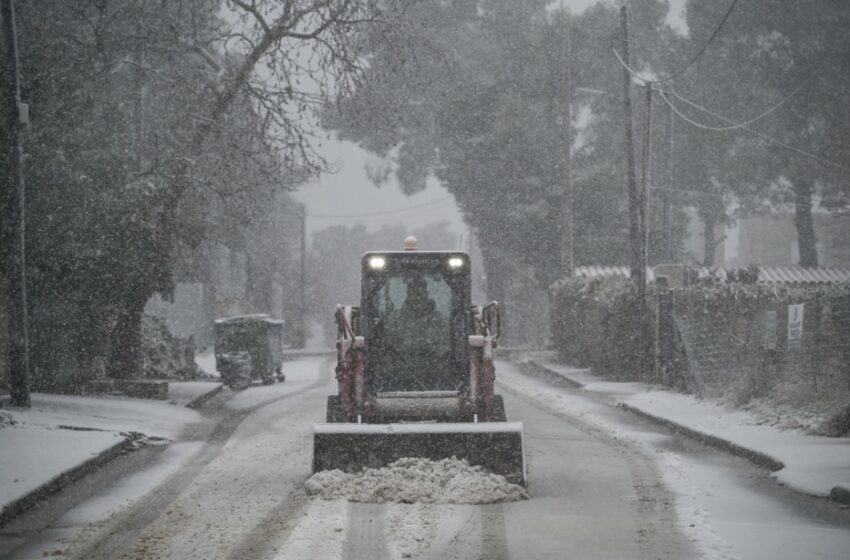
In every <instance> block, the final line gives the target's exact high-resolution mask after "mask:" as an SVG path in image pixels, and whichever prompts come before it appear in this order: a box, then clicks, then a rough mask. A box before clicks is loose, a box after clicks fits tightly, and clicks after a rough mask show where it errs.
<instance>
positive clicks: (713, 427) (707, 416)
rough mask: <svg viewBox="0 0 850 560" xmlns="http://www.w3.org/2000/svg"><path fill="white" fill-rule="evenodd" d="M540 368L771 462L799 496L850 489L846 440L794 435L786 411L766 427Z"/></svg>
mask: <svg viewBox="0 0 850 560" xmlns="http://www.w3.org/2000/svg"><path fill="white" fill-rule="evenodd" d="M545 366H546V367H547V368H551V369H552V370H555V371H558V372H559V373H561V374H562V375H565V376H568V377H570V378H573V379H576V380H577V381H579V382H580V383H582V385H583V387H582V389H583V390H585V391H591V392H594V393H606V394H609V395H612V396H614V397H616V398H618V399H619V400H620V401H622V402H623V403H625V404H628V405H629V406H633V407H635V408H638V409H640V410H641V411H643V412H645V413H647V414H651V415H653V416H656V417H659V418H663V419H664V420H668V421H671V422H674V423H676V424H680V425H683V426H687V427H688V428H691V429H693V430H696V431H698V432H701V433H704V434H707V435H710V436H714V437H718V438H720V439H723V440H727V441H730V442H732V443H734V444H736V445H739V446H741V447H744V448H746V449H752V450H754V451H758V452H760V453H762V454H764V455H767V456H770V457H772V458H774V459H776V460H777V461H779V462H780V463H782V464H784V465H785V468H784V469H782V470H780V471H778V472H777V473H775V476H776V478H777V479H778V480H779V481H780V482H781V483H783V484H786V485H788V486H789V487H791V488H793V489H795V490H797V491H799V492H802V493H805V494H811V495H814V496H829V493H830V491H831V490H832V488H833V487H835V486H842V487H844V488H850V438H828V437H819V436H814V435H810V434H807V433H805V432H803V431H802V430H799V429H794V428H797V427H802V426H804V425H807V423H806V422H804V421H802V420H801V419H799V418H798V417H797V416H795V415H793V414H791V413H790V412H788V411H786V414H784V415H783V419H782V420H774V421H771V422H766V420H765V416H766V414H765V413H764V412H762V413H751V412H749V411H746V410H736V409H733V408H730V407H728V406H725V405H723V404H720V403H717V402H713V401H705V400H700V399H697V398H696V397H694V396H692V395H682V394H679V393H671V392H667V391H653V390H652V388H651V387H650V386H648V385H645V384H643V383H615V382H607V381H603V380H600V379H599V378H597V377H595V376H593V375H591V374H590V373H589V372H588V371H587V370H578V369H574V368H569V367H567V366H562V365H559V364H553V363H551V362H545Z"/></svg>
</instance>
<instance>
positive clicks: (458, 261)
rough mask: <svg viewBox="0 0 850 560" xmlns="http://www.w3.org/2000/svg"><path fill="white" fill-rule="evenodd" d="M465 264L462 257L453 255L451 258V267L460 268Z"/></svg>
mask: <svg viewBox="0 0 850 560" xmlns="http://www.w3.org/2000/svg"><path fill="white" fill-rule="evenodd" d="M462 266H463V259H462V258H460V257H452V258H450V259H449V268H460V267H462Z"/></svg>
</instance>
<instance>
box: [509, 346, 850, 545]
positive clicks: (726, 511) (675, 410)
mask: <svg viewBox="0 0 850 560" xmlns="http://www.w3.org/2000/svg"><path fill="white" fill-rule="evenodd" d="M545 365H546V367H550V368H552V369H557V370H558V371H559V373H561V374H562V375H566V376H568V377H570V378H571V379H575V380H576V381H579V382H580V383H582V385H583V387H582V390H583V391H586V392H588V393H604V394H606V395H607V396H609V397H613V399H614V402H616V401H621V402H625V403H627V404H628V405H630V406H633V407H635V408H639V409H640V410H642V411H644V412H645V413H647V414H651V415H653V416H656V417H661V418H665V419H667V420H669V421H672V422H675V423H677V424H681V425H683V426H687V427H689V428H691V429H693V430H698V431H701V432H705V433H709V434H712V435H715V436H717V437H721V438H723V439H727V440H729V441H731V442H733V443H736V444H738V445H740V446H742V447H747V448H752V449H756V450H759V451H762V452H764V453H767V454H769V455H771V456H773V457H775V458H776V459H777V460H779V461H781V462H783V463H784V464H785V465H786V469H783V470H782V471H780V473H779V476H778V478H779V480H780V481H782V482H784V483H787V484H789V485H793V486H794V487H795V488H797V489H803V488H804V487H806V488H809V490H811V489H815V488H817V489H819V490H820V491H821V492H823V491H824V490H825V491H826V492H827V493H828V492H829V490H828V489H827V488H828V487H829V488H831V485H835V484H837V483H839V482H840V481H842V480H847V476H846V475H847V474H848V473H850V445H848V441H847V438H841V439H836V438H819V437H814V436H809V435H805V434H803V433H802V432H800V431H783V430H780V429H778V428H771V427H767V426H758V425H753V424H754V423H756V424H757V423H758V420H757V419H755V418H754V417H753V416H752V415H749V414H747V413H746V412H740V411H734V410H730V409H727V408H725V407H722V406H719V405H717V404H713V403H708V402H704V401H699V400H697V399H695V398H693V397H691V396H688V395H681V394H674V393H667V392H663V391H651V390H649V389H650V388H649V387H648V386H646V385H643V384H639V383H612V382H607V381H603V380H600V379H599V378H597V377H595V376H593V375H591V374H590V373H588V372H587V370H575V369H573V368H569V367H566V366H561V365H556V364H550V363H546V364H545ZM496 371H497V378H498V379H500V380H501V382H502V383H504V384H506V385H507V386H509V387H510V388H511V389H512V390H514V391H516V392H518V393H520V394H522V395H525V396H526V397H530V398H532V399H534V400H536V401H538V402H541V403H543V404H545V405H546V406H548V407H549V408H551V409H553V410H555V411H559V412H562V413H564V414H567V415H570V416H575V417H578V418H580V419H581V420H582V421H584V422H585V423H587V424H588V425H590V426H593V427H595V428H599V429H601V430H604V431H605V432H606V433H608V434H611V435H613V436H614V437H616V438H618V439H625V440H629V441H633V442H635V443H637V444H638V445H640V446H642V447H643V448H644V449H645V450H646V452H647V453H648V454H651V455H652V456H654V457H656V460H657V464H658V465H659V467H660V471H661V474H662V476H663V479H664V481H665V483H666V484H667V485H668V486H669V487H670V488H671V489H672V490H673V491H674V492H675V493H676V495H677V498H676V511H677V518H678V521H679V526H680V529H681V531H682V532H683V534H685V535H686V536H688V538H689V539H690V540H691V542H692V543H693V544H694V546H696V548H697V552H698V555H699V557H700V558H704V559H710V560H732V559H734V558H739V557H740V558H774V559H779V558H804V557H811V552H812V551H814V550H817V551H818V557H819V558H836V559H839V558H846V557H847V556H846V550H847V547H848V544H850V534H848V532H847V531H846V530H845V529H841V528H836V527H834V526H829V525H825V524H821V523H812V522H811V521H806V520H803V519H801V518H800V516H799V515H797V514H796V513H794V512H793V511H792V510H791V509H789V508H788V507H787V506H785V505H783V504H780V503H777V502H776V500H775V499H772V498H769V497H766V496H764V495H763V494H762V493H760V492H758V491H756V490H754V489H753V488H752V487H750V486H749V485H748V484H747V478H746V477H743V478H737V477H736V478H730V476H729V475H728V473H726V470H724V469H722V468H721V469H718V468H714V467H712V466H707V465H704V464H703V461H705V460H706V459H705V458H700V459H698V460H696V461H692V460H690V459H686V458H683V456H682V455H680V454H679V453H676V452H672V451H668V450H666V449H665V441H664V440H669V438H668V437H667V436H662V435H660V434H658V433H656V432H646V431H642V429H641V428H639V427H637V426H636V427H635V428H634V429H630V428H629V427H628V426H625V425H623V424H621V423H618V422H617V420H616V418H615V415H614V414H612V409H611V406H610V404H607V403H605V402H601V401H599V400H598V399H587V398H583V397H581V396H580V395H577V394H575V393H570V392H566V391H561V390H558V389H556V388H554V387H552V386H551V385H549V384H547V383H545V382H543V381H539V380H537V379H533V378H530V377H528V376H525V375H522V374H519V373H518V372H517V370H516V369H515V367H514V366H513V365H512V364H509V363H505V362H499V363H498V364H497V366H496ZM756 428H758V429H756ZM786 481H787V482H786ZM821 495H822V494H821Z"/></svg>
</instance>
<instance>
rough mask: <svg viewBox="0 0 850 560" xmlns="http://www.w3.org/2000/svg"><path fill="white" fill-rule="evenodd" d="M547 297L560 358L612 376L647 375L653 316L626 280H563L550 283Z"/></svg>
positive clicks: (632, 376) (643, 377)
mask: <svg viewBox="0 0 850 560" xmlns="http://www.w3.org/2000/svg"><path fill="white" fill-rule="evenodd" d="M551 298H552V307H551V308H552V313H551V329H552V340H553V343H554V345H555V349H556V350H557V352H558V357H559V359H560V360H562V361H564V362H567V363H571V364H575V365H577V366H581V367H589V368H591V369H593V370H594V373H597V374H599V375H604V376H607V377H612V378H615V379H624V380H639V379H646V378H647V375H648V373H649V369H650V367H651V356H652V347H653V343H654V341H653V339H652V333H653V328H652V325H653V317H652V314H651V310H650V308H648V307H647V306H646V305H643V304H642V303H641V302H639V301H638V294H637V291H636V290H635V288H634V285H633V284H632V283H631V282H630V281H629V280H628V279H625V278H617V277H614V278H593V279H582V278H569V279H564V280H560V281H559V282H557V283H555V284H554V285H553V286H552V288H551Z"/></svg>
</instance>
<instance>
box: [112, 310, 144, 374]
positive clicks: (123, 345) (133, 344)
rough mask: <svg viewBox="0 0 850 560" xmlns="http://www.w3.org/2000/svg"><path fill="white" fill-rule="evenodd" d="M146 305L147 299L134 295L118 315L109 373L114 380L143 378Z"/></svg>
mask: <svg viewBox="0 0 850 560" xmlns="http://www.w3.org/2000/svg"><path fill="white" fill-rule="evenodd" d="M145 303H146V301H145V298H143V297H141V295H140V294H134V295H133V296H132V297H131V298H130V301H128V302H127V307H126V308H125V309H123V310H122V311H121V313H120V314H119V315H118V320H117V322H116V324H115V328H114V329H113V330H112V340H111V341H110V342H111V348H110V355H109V368H108V372H109V376H110V377H112V378H113V379H138V378H140V377H142V374H143V364H142V312H143V311H144V309H145Z"/></svg>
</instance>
